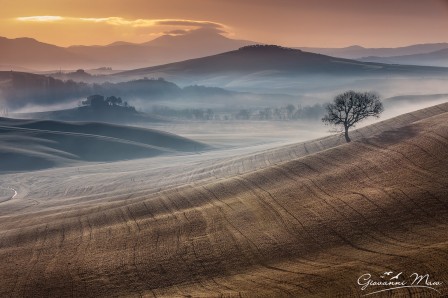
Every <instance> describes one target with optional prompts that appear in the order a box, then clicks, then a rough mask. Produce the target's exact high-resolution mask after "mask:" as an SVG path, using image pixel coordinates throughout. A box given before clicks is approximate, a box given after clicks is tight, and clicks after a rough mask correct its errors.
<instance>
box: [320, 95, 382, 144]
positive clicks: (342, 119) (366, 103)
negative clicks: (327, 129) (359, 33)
mask: <svg viewBox="0 0 448 298" xmlns="http://www.w3.org/2000/svg"><path fill="white" fill-rule="evenodd" d="M325 109H326V111H327V115H325V117H323V118H322V121H323V122H324V123H325V124H330V125H336V126H343V128H344V132H345V140H346V141H347V143H348V142H350V137H349V135H348V130H349V129H350V127H353V126H354V125H355V124H356V123H358V122H360V121H361V120H363V119H365V118H367V117H377V118H378V117H379V115H380V114H381V113H382V112H383V110H384V108H383V104H382V103H381V100H380V97H379V96H378V95H377V94H375V93H372V92H355V91H352V90H350V91H347V92H344V93H342V94H339V95H337V96H336V97H335V98H334V101H333V103H330V104H327V105H326V106H325Z"/></svg>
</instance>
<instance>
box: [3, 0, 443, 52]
mask: <svg viewBox="0 0 448 298" xmlns="http://www.w3.org/2000/svg"><path fill="white" fill-rule="evenodd" d="M0 6H1V8H2V9H1V10H0V36H4V37H8V38H17V37H32V38H35V39H38V40H40V41H43V42H48V43H52V44H57V45H62V46H68V45H74V44H84V45H92V44H108V43H112V42H115V41H128V42H137V43H138V42H146V41H149V40H151V39H154V38H156V37H158V36H160V35H163V34H167V33H168V34H185V33H186V32H188V31H190V30H195V29H206V30H209V31H214V32H218V33H221V34H223V35H225V36H228V37H231V38H236V39H247V40H253V41H257V42H263V43H274V44H281V45H285V46H319V47H343V46H348V45H353V44H359V45H363V46H367V47H393V46H402V45H408V44H415V43H430V42H431V43H432V42H447V41H448V30H447V29H448V1H447V0H424V1H423V0H375V1H371V0H337V1H336V0H276V1H272V0H127V1H125V0H95V1H92V0H77V1H74V0H40V1H35V0H0Z"/></svg>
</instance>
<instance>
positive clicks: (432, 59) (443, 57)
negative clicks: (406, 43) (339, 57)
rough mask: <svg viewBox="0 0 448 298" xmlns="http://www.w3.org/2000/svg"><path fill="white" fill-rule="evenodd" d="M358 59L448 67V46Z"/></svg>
mask: <svg viewBox="0 0 448 298" xmlns="http://www.w3.org/2000/svg"><path fill="white" fill-rule="evenodd" d="M360 60H361V61H366V62H379V63H393V64H412V65H430V66H442V67H448V48H447V49H442V50H438V51H435V52H431V53H425V54H413V55H402V56H391V57H376V56H369V57H365V58H361V59H360Z"/></svg>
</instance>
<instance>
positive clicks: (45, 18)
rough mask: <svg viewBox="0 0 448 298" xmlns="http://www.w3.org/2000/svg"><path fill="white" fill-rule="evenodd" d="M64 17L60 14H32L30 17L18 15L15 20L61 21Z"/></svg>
mask: <svg viewBox="0 0 448 298" xmlns="http://www.w3.org/2000/svg"><path fill="white" fill-rule="evenodd" d="M63 19H64V18H63V17H60V16H32V17H19V18H16V20H17V21H21V22H55V21H62V20H63Z"/></svg>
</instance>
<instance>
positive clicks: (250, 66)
mask: <svg viewBox="0 0 448 298" xmlns="http://www.w3.org/2000/svg"><path fill="white" fill-rule="evenodd" d="M425 74H426V75H428V74H432V75H448V68H436V67H424V66H419V67H417V66H403V65H388V64H380V63H367V62H359V61H354V60H348V59H342V58H335V57H330V56H325V55H321V54H314V53H309V52H303V51H301V50H296V49H290V48H283V47H279V46H269V45H255V46H247V47H243V48H240V49H239V50H236V51H231V52H227V53H223V54H218V55H213V56H209V57H203V58H198V59H191V60H187V61H182V62H177V63H170V64H166V65H160V66H154V67H148V68H141V69H136V70H130V71H125V72H121V73H117V74H114V75H112V77H126V78H129V77H131V78H132V77H141V76H153V77H159V76H160V77H164V78H167V79H168V80H172V81H175V82H183V83H192V82H198V81H199V82H200V83H204V82H213V83H214V84H215V85H217V86H225V85H226V84H229V82H232V81H238V80H242V79H249V80H253V79H255V77H257V76H259V77H262V78H264V79H265V80H266V82H268V81H269V80H267V78H271V81H273V82H274V81H277V80H279V78H282V79H283V78H293V79H294V78H296V77H298V76H302V77H313V76H314V77H316V76H332V77H336V78H337V77H350V76H352V77H353V76H361V75H362V76H380V75H382V76H384V75H401V76H421V75H425Z"/></svg>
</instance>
